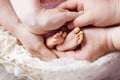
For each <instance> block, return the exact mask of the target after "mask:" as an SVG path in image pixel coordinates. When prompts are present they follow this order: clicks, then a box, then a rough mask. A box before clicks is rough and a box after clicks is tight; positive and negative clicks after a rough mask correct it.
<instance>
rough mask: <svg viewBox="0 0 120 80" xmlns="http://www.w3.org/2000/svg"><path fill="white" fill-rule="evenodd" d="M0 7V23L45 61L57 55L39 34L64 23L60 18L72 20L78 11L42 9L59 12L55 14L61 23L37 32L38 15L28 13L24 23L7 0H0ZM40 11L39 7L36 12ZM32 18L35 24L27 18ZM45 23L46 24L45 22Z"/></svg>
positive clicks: (34, 54) (47, 11) (32, 52)
mask: <svg viewBox="0 0 120 80" xmlns="http://www.w3.org/2000/svg"><path fill="white" fill-rule="evenodd" d="M21 1H22V0H21ZM33 1H34V0H33ZM35 1H36V0H35ZM33 3H34V2H33ZM28 4H29V3H28ZM6 5H7V6H6ZM34 5H35V4H34ZM26 6H27V5H26ZM31 6H32V5H31ZM36 6H37V7H38V5H36ZM0 7H1V8H0V12H1V14H0V24H1V25H3V26H4V27H5V28H6V29H7V30H8V31H9V32H10V33H12V34H13V35H14V36H16V37H17V38H18V39H19V41H20V42H21V43H22V44H23V46H24V47H25V48H26V49H27V50H28V51H29V52H30V53H31V54H32V56H34V57H38V58H40V59H42V60H46V61H49V60H51V59H55V58H57V56H56V55H55V54H54V53H53V52H52V51H50V50H49V49H48V48H47V47H46V46H45V45H44V43H43V38H42V36H41V34H43V33H46V32H49V30H52V29H55V27H56V28H59V27H60V26H61V25H62V24H64V22H63V23H61V20H63V19H64V20H65V22H67V21H69V20H73V19H74V18H76V17H77V16H78V15H79V14H78V13H75V12H68V11H67V12H65V11H61V9H60V10H58V9H50V10H44V9H43V11H45V12H46V13H49V12H50V13H52V12H51V10H53V13H52V14H54V15H55V14H58V13H59V14H58V15H57V16H59V17H60V18H58V23H59V21H60V23H61V24H59V25H57V26H55V27H54V28H53V27H52V28H48V27H45V28H46V29H47V30H46V31H43V32H41V33H38V32H37V31H36V30H38V29H39V28H40V29H41V27H37V26H36V25H38V24H37V21H36V20H39V19H37V18H38V15H37V16H34V15H33V16H32V18H31V17H29V16H30V15H29V16H28V22H26V23H25V22H21V19H20V18H19V17H18V15H16V12H14V10H15V9H13V5H11V3H10V1H9V0H0ZM37 7H36V8H35V7H33V10H32V12H33V14H34V11H35V14H37V13H36V11H38V10H39V8H37ZM21 9H22V8H21ZM25 9H26V8H25ZM34 9H35V10H34ZM40 11H41V8H40V10H39V11H38V12H40ZM22 12H24V11H22ZM32 12H31V13H32ZM28 13H29V11H28ZM21 15H22V13H21ZM66 15H68V16H67V17H66ZM45 16H46V14H45ZM23 17H24V16H23ZM55 17H56V15H55V16H53V17H52V19H56V18H55ZM68 17H69V18H68ZM34 18H35V19H34ZM32 19H33V20H35V24H33V23H29V20H32ZM50 19H51V18H50ZM26 20H27V19H26ZM30 22H31V21H30ZM33 22H34V21H33ZM27 23H28V24H27ZM47 23H48V22H47ZM45 25H46V23H45ZM51 25H56V24H54V23H53V24H51ZM34 26H36V27H34ZM42 29H43V27H42ZM40 31H41V30H40ZM21 32H22V33H21ZM30 43H31V44H30ZM35 43H36V44H35Z"/></svg>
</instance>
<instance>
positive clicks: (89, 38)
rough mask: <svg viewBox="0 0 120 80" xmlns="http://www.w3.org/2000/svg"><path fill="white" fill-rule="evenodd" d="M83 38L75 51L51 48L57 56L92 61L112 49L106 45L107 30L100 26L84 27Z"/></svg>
mask: <svg viewBox="0 0 120 80" xmlns="http://www.w3.org/2000/svg"><path fill="white" fill-rule="evenodd" d="M83 31H84V40H83V43H82V44H81V48H80V49H77V50H75V51H66V52H59V51H56V50H53V51H54V52H55V54H56V55H57V56H59V57H70V58H75V59H78V60H89V61H94V60H96V59H98V58H99V57H101V56H103V55H105V54H107V53H108V52H110V51H112V50H110V49H109V47H108V45H110V44H108V39H107V38H108V35H107V30H106V29H102V28H87V29H84V30H83Z"/></svg>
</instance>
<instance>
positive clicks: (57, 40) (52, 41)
mask: <svg viewBox="0 0 120 80" xmlns="http://www.w3.org/2000/svg"><path fill="white" fill-rule="evenodd" d="M66 35H67V33H66V32H62V31H60V32H58V33H56V34H55V35H53V36H50V37H48V38H47V39H46V45H47V47H48V48H50V49H51V48H53V47H54V46H55V45H57V44H61V43H62V42H63V41H64V39H65V37H66Z"/></svg>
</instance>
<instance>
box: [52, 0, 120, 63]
mask: <svg viewBox="0 0 120 80" xmlns="http://www.w3.org/2000/svg"><path fill="white" fill-rule="evenodd" d="M59 8H64V9H69V10H74V9H77V11H78V12H80V11H83V12H84V13H83V14H82V15H81V16H79V17H77V18H76V19H75V20H74V21H73V23H74V25H75V26H80V27H83V26H86V25H93V26H96V27H107V26H109V25H116V24H120V16H119V15H120V10H119V8H120V2H119V0H68V1H66V2H65V3H63V4H61V5H60V6H59ZM103 10H104V11H103ZM103 16H104V17H103ZM83 32H84V40H83V43H82V44H81V45H82V46H81V49H79V50H76V51H68V52H59V51H56V50H54V52H55V53H56V54H57V55H58V56H59V57H71V58H75V59H79V60H89V61H94V60H96V59H98V58H99V57H101V56H103V55H105V54H107V53H108V52H112V51H119V50H120V37H117V36H116V35H117V34H120V27H119V26H118V27H114V26H113V27H111V28H93V27H91V28H86V29H83Z"/></svg>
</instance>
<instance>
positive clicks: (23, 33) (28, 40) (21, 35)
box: [14, 24, 57, 61]
mask: <svg viewBox="0 0 120 80" xmlns="http://www.w3.org/2000/svg"><path fill="white" fill-rule="evenodd" d="M16 26H17V29H16V30H15V32H14V35H15V36H16V37H17V38H18V39H19V41H20V42H21V43H22V44H23V46H24V47H25V48H26V49H27V50H28V51H29V52H30V53H31V55H32V56H33V57H38V58H39V59H41V60H45V61H49V60H51V59H55V58H57V56H56V55H55V54H54V53H53V52H52V51H50V50H49V49H48V48H47V47H46V46H45V44H44V40H43V37H42V36H41V35H36V34H33V33H31V32H30V31H29V30H27V28H26V27H25V26H24V25H23V24H20V25H16Z"/></svg>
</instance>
